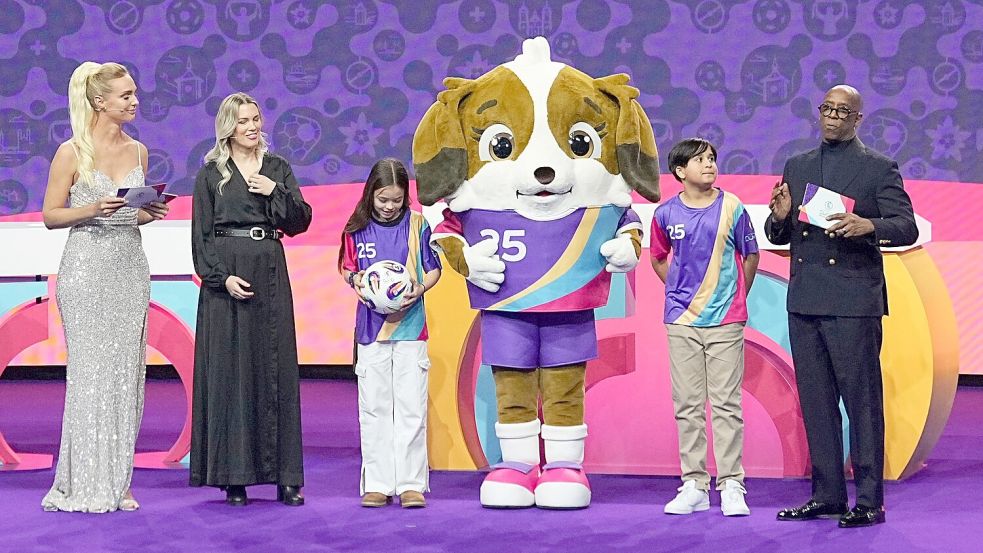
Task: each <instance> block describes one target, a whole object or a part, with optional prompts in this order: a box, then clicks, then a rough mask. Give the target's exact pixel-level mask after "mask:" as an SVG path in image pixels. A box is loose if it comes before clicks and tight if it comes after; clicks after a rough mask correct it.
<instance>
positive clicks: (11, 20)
mask: <svg viewBox="0 0 983 553" xmlns="http://www.w3.org/2000/svg"><path fill="white" fill-rule="evenodd" d="M536 35H544V36H546V37H548V38H549V40H550V43H551V44H552V48H553V55H554V59H558V60H561V61H564V62H567V63H570V64H571V65H573V66H575V67H578V68H580V69H582V70H584V71H586V72H587V73H589V74H591V75H595V76H601V75H604V74H609V73H614V72H627V73H629V74H631V75H632V79H633V84H634V85H635V86H637V87H638V88H639V89H641V91H642V95H641V102H642V105H643V106H644V107H645V109H646V111H647V112H648V114H649V116H650V118H651V119H652V122H653V125H654V127H655V130H656V135H657V140H658V144H659V146H660V148H662V149H663V150H667V149H668V147H669V146H670V145H671V143H672V142H673V141H675V140H677V139H679V138H682V137H686V136H691V135H701V136H705V137H707V138H710V139H711V140H713V141H714V142H715V143H716V144H717V145H718V146H719V150H720V155H721V168H722V170H723V171H724V172H727V173H741V174H759V173H760V174H777V173H780V172H781V168H782V165H783V163H784V160H785V159H786V158H787V157H788V155H789V154H790V153H794V152H797V151H800V150H802V149H805V148H807V147H811V146H812V145H814V144H816V142H817V141H818V133H817V129H816V128H815V125H814V121H815V117H814V116H815V113H816V109H815V106H816V105H818V104H819V102H820V100H821V98H822V93H823V91H824V90H826V89H827V88H828V87H829V86H830V85H833V84H836V83H840V82H848V83H851V84H854V85H855V86H857V87H858V88H859V89H861V91H862V92H863V93H864V96H865V100H866V119H865V123H864V125H863V126H862V127H861V129H862V132H861V137H862V138H863V140H864V141H865V142H867V143H868V145H872V146H873V147H875V148H877V149H879V150H881V151H883V152H885V153H887V154H889V155H891V156H894V157H895V158H897V159H898V161H899V163H900V164H901V166H902V172H903V174H904V175H905V176H906V177H909V178H925V179H939V180H952V181H963V182H983V116H981V115H980V114H981V113H983V71H980V66H981V63H983V0H965V1H963V0H866V1H858V0H673V1H665V0H609V1H604V0H508V1H492V0H420V1H405V0H381V1H372V0H329V1H315V0H21V1H13V0H0V97H2V98H3V100H2V101H3V105H2V108H0V214H10V213H18V212H22V211H35V210H39V209H40V206H41V199H42V196H43V192H44V186H45V179H46V175H47V164H48V160H49V159H50V158H51V156H52V155H53V153H54V150H55V148H56V146H57V144H59V143H60V142H61V141H63V140H65V139H66V138H67V137H68V136H69V134H70V127H69V124H68V112H67V108H66V98H65V94H66V89H67V86H68V79H69V76H70V75H71V72H72V70H73V69H74V68H75V66H76V65H77V64H78V63H79V62H81V61H83V60H98V61H108V60H113V61H119V62H121V63H124V64H125V65H127V66H128V67H130V68H131V69H132V71H133V73H134V75H135V77H136V80H137V84H138V86H139V87H140V93H139V96H140V100H141V105H140V116H139V117H138V119H137V121H136V122H135V125H134V128H132V129H130V130H131V131H132V132H133V133H135V134H136V135H137V136H138V137H139V138H140V140H142V141H143V142H144V143H146V144H147V145H148V147H149V148H150V152H151V159H150V170H149V178H150V180H151V181H153V182H169V183H171V187H172V188H171V189H172V190H175V191H177V192H179V193H183V194H187V193H189V192H190V189H191V185H192V180H193V178H194V175H195V173H196V172H197V170H198V168H199V166H200V164H201V159H202V156H203V154H204V153H205V151H206V150H207V149H208V148H209V146H210V144H211V142H212V140H213V139H212V132H213V117H214V114H215V111H216V109H217V106H218V103H219V101H220V100H221V98H222V97H224V96H225V95H226V94H228V93H230V92H232V91H236V90H243V91H247V92H249V93H250V94H252V95H253V96H254V97H256V98H257V99H258V100H259V101H260V103H261V105H262V106H263V109H264V111H265V114H266V129H265V130H266V131H268V132H269V134H270V136H271V139H272V143H273V145H274V148H275V150H276V151H277V152H278V153H280V154H282V155H283V156H285V157H286V158H287V159H289V160H290V161H291V162H292V163H293V165H294V168H295V171H296V172H297V173H298V175H299V176H300V178H301V181H302V183H304V184H314V183H336V182H354V181H360V180H362V179H364V178H365V175H366V174H367V172H368V167H369V166H370V165H371V164H372V163H373V162H374V161H375V160H376V159H378V158H380V157H383V156H395V157H398V158H402V159H404V160H405V159H408V158H409V155H410V144H411V141H412V133H413V130H414V129H415V128H416V125H417V122H418V121H419V119H420V117H421V116H422V114H423V112H424V110H425V109H426V108H427V107H428V106H429V105H430V103H431V102H432V101H433V99H434V97H435V94H436V93H437V92H438V91H439V90H440V89H441V84H440V82H441V80H442V79H443V78H444V77H446V76H450V75H454V76H465V77H474V76H477V75H480V74H482V73H484V72H485V71H487V70H488V69H490V68H492V67H494V66H495V65H497V64H500V63H502V62H504V61H506V60H509V59H511V58H512V57H514V56H515V55H516V54H517V53H518V51H519V49H520V42H521V40H522V39H523V38H526V37H531V36H536Z"/></svg>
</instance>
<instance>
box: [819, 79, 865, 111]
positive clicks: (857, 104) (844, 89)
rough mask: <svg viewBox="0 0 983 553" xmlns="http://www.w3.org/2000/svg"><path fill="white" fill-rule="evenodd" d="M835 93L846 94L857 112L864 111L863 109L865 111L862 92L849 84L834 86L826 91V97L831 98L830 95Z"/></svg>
mask: <svg viewBox="0 0 983 553" xmlns="http://www.w3.org/2000/svg"><path fill="white" fill-rule="evenodd" d="M834 91H835V92H836V93H837V95H839V94H845V95H846V96H847V97H849V98H850V102H851V103H852V104H853V109H855V110H857V111H863V109H864V99H863V97H862V96H860V91H859V90H857V89H856V88H853V87H852V86H850V85H848V84H838V85H836V86H834V87H833V88H831V89H829V90H827V91H826V96H829V95H830V93H833V92H834Z"/></svg>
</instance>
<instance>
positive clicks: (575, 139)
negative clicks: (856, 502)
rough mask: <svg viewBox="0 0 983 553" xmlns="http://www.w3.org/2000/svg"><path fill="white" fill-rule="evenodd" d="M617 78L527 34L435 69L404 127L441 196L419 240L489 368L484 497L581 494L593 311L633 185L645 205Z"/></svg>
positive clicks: (649, 138)
mask: <svg viewBox="0 0 983 553" xmlns="http://www.w3.org/2000/svg"><path fill="white" fill-rule="evenodd" d="M627 83H628V76H627V75H623V74H622V75H612V76H609V77H604V78H600V79H594V78H591V77H590V76H588V75H586V74H585V73H583V72H581V71H578V70H576V69H574V68H572V67H568V66H566V65H564V64H562V63H558V62H554V61H551V60H550V51H549V43H548V42H547V41H546V39H545V38H542V37H537V38H535V39H530V40H526V41H525V42H524V43H523V45H522V54H521V55H519V56H518V57H516V59H515V61H512V62H509V63H505V64H503V65H501V66H498V67H496V68H494V69H492V70H491V71H489V72H488V73H486V74H484V75H482V76H481V77H479V78H477V79H474V80H469V79H459V78H448V79H445V80H444V85H445V86H446V87H447V90H445V91H443V92H441V93H440V94H439V95H438V96H437V102H435V103H434V104H433V105H432V106H431V107H430V109H429V110H428V111H427V113H426V115H425V116H424V118H423V121H421V122H420V126H419V128H418V129H417V131H416V135H415V136H414V140H413V163H414V167H415V170H416V182H417V192H418V194H419V199H420V202H421V203H422V204H424V205H433V204H434V203H436V202H437V201H438V200H440V199H444V200H446V201H447V204H448V208H447V209H445V210H444V221H443V222H442V223H441V224H440V225H438V226H437V228H436V229H435V231H434V234H433V236H432V245H433V246H434V247H435V248H436V249H439V250H441V251H443V253H444V254H445V256H446V258H447V261H448V263H449V264H450V266H451V267H452V268H453V269H454V270H456V271H457V272H459V273H461V274H462V275H463V276H464V277H465V278H466V279H467V281H468V293H469V297H470V300H471V306H472V307H474V308H475V309H479V310H481V340H482V362H483V363H485V364H487V365H491V367H492V371H493V374H494V378H495V393H496V399H497V402H498V422H497V423H496V424H495V434H496V435H497V436H498V438H499V440H500V443H501V448H502V458H503V462H502V463H500V464H498V465H495V466H494V467H492V468H493V470H492V472H490V473H489V474H488V476H487V477H486V478H485V480H484V482H483V483H482V485H481V504H482V505H483V506H485V507H497V508H515V507H531V506H533V505H536V506H538V507H542V508H553V509H578V508H584V507H587V506H588V505H589V504H590V497H591V492H590V484H589V483H588V481H587V477H586V475H585V474H584V471H583V467H582V463H583V460H584V439H585V438H586V437H587V425H586V424H584V376H585V372H586V368H587V361H588V360H590V359H593V358H595V357H597V335H596V332H595V329H594V308H596V307H601V306H603V305H605V304H606V303H607V299H608V293H609V288H610V280H611V275H610V273H612V272H627V271H630V270H632V269H633V268H635V265H637V264H638V259H639V254H640V252H641V236H642V227H641V223H640V222H639V219H638V216H637V215H636V214H635V212H634V211H632V210H631V202H632V196H631V192H632V190H635V191H637V192H638V193H639V194H641V195H642V196H643V197H645V198H646V199H648V200H650V201H653V202H656V201H658V200H659V161H658V153H657V151H656V147H655V137H654V136H653V134H652V127H651V124H650V123H649V121H648V118H647V117H646V115H645V112H644V111H643V110H642V107H641V106H640V105H639V104H638V102H637V101H636V100H635V98H636V97H637V96H638V90H637V89H635V88H633V87H631V86H628V84H627ZM540 399H541V400H542V412H543V422H542V423H540V420H539V401H540ZM540 437H542V439H543V441H544V443H545V453H546V464H545V465H544V466H543V467H542V469H541V468H540V448H539V439H540Z"/></svg>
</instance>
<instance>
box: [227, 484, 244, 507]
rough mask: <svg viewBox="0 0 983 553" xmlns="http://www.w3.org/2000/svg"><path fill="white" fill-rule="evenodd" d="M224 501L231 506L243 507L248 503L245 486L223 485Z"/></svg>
mask: <svg viewBox="0 0 983 553" xmlns="http://www.w3.org/2000/svg"><path fill="white" fill-rule="evenodd" d="M225 502H226V503H228V504H229V505H232V506H233V507H245V506H246V505H248V504H249V498H248V497H246V487H245V486H225Z"/></svg>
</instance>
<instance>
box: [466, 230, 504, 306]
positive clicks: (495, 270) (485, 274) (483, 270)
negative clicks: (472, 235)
mask: <svg viewBox="0 0 983 553" xmlns="http://www.w3.org/2000/svg"><path fill="white" fill-rule="evenodd" d="M497 251H498V242H496V241H495V240H493V239H491V238H488V239H485V240H482V241H481V242H478V243H477V244H475V245H474V246H465V248H464V251H463V253H464V262H465V263H467V265H468V276H467V279H468V282H470V283H471V284H474V285H475V286H477V287H478V288H481V289H482V290H485V291H486V292H492V293H495V292H498V289H499V287H500V286H501V284H502V282H504V281H505V262H504V261H502V260H501V259H499V258H498V255H497V254H496V252H497Z"/></svg>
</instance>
